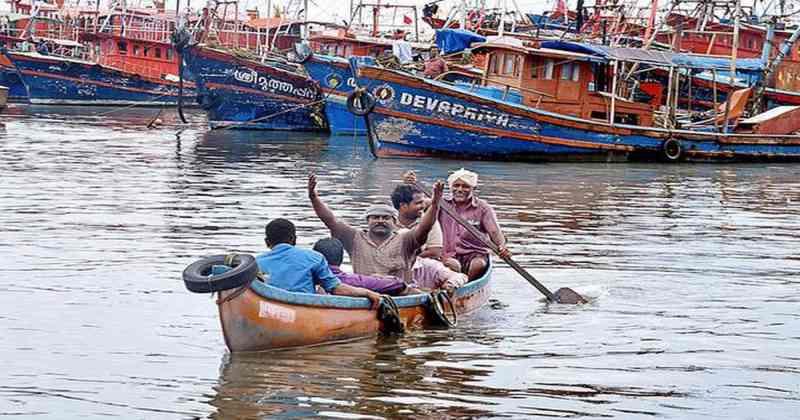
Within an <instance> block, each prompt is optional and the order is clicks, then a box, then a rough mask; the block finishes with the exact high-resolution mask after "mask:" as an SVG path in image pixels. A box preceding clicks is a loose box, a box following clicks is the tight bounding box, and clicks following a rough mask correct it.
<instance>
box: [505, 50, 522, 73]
mask: <svg viewBox="0 0 800 420" xmlns="http://www.w3.org/2000/svg"><path fill="white" fill-rule="evenodd" d="M518 61H519V56H518V55H516V54H505V57H504V60H503V75H506V76H510V75H514V76H518V75H519V72H518V71H517V67H518V66H517V62H518Z"/></svg>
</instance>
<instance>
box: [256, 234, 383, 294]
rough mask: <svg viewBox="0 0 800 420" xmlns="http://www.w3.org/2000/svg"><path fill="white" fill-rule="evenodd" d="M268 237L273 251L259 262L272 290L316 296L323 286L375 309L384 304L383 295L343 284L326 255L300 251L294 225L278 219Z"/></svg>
mask: <svg viewBox="0 0 800 420" xmlns="http://www.w3.org/2000/svg"><path fill="white" fill-rule="evenodd" d="M264 234H265V238H264V241H265V242H266V244H267V246H268V247H269V248H270V251H268V252H265V253H263V254H260V255H258V256H257V257H256V262H258V267H259V268H260V269H261V271H263V272H264V273H267V274H269V284H270V286H275V287H278V288H281V289H284V290H288V291H290V292H297V293H315V292H316V291H315V287H314V286H315V285H319V286H320V287H322V288H323V289H325V291H326V292H328V293H331V294H334V295H343V296H356V297H365V298H367V299H369V300H370V302H371V306H372V308H373V309H375V308H377V307H378V305H379V304H380V301H381V296H380V295H379V294H377V293H375V292H373V291H371V290H367V289H362V288H360V287H354V286H349V285H347V284H344V283H342V282H341V281H339V278H338V277H336V276H335V275H334V274H333V273H332V272H331V270H330V268H329V267H328V262H327V261H326V260H325V257H323V256H322V254H320V253H319V252H316V251H311V250H308V249H301V248H297V247H296V246H295V242H296V233H295V227H294V224H293V223H292V222H290V221H288V220H286V219H275V220H273V221H271V222H269V224H267V227H266V228H265V229H264Z"/></svg>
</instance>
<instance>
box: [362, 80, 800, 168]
mask: <svg viewBox="0 0 800 420" xmlns="http://www.w3.org/2000/svg"><path fill="white" fill-rule="evenodd" d="M357 83H358V85H359V86H369V87H370V88H371V92H372V94H373V96H375V97H376V98H378V99H377V100H376V106H375V108H374V109H373V111H372V112H371V113H369V114H368V115H367V116H366V118H365V121H366V123H367V127H368V135H369V141H370V148H371V150H372V152H373V154H374V155H375V156H377V157H431V156H437V157H445V158H455V159H463V158H468V159H493V160H520V161H614V162H616V161H659V160H661V161H672V162H674V161H684V160H685V161H725V162H730V161H800V137H798V136H768V135H747V134H735V133H730V134H722V133H717V132H706V131H687V130H668V129H662V128H654V127H642V126H634V125H626V124H609V123H607V122H605V121H596V120H585V119H580V118H576V117H571V116H566V115H562V114H556V113H552V112H547V111H543V110H538V109H534V108H530V107H526V106H524V105H517V104H510V103H506V102H503V101H500V100H497V99H493V98H490V97H486V96H480V95H477V94H474V93H471V92H467V91H464V90H459V89H457V88H455V87H452V86H449V85H446V84H444V83H440V82H434V81H429V80H425V79H421V78H418V77H415V76H412V75H408V74H404V73H400V72H395V71H391V70H386V69H379V68H374V67H368V66H361V67H359V75H358V79H357ZM676 141H677V142H678V143H679V145H680V149H681V150H680V153H679V154H678V156H677V157H675V156H674V155H672V157H670V156H668V153H666V152H665V150H666V149H665V146H666V145H668V144H670V143H674V142H676Z"/></svg>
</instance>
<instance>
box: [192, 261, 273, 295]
mask: <svg viewBox="0 0 800 420" xmlns="http://www.w3.org/2000/svg"><path fill="white" fill-rule="evenodd" d="M226 257H228V256H226V255H213V256H210V257H207V258H203V259H202V260H199V261H195V262H193V263H191V264H189V266H188V267H186V269H185V270H183V283H184V284H185V285H186V288H187V289H189V291H191V292H195V293H213V292H219V291H222V290H228V289H235V288H237V287H239V286H243V285H245V284H248V283H250V282H251V281H253V280H254V279H255V278H256V276H257V275H258V264H257V263H256V258H255V257H254V256H252V255H249V254H236V255H234V256H233V258H230V260H232V264H230V265H232V269H230V270H228V271H226V272H224V273H222V274H211V270H212V268H213V267H214V266H215V265H229V264H226V262H227V261H228V260H226Z"/></svg>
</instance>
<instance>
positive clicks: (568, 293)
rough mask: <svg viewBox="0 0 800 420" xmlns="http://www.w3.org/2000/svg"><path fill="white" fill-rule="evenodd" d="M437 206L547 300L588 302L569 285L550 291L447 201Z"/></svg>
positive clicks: (429, 195)
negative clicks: (505, 255) (485, 237)
mask: <svg viewBox="0 0 800 420" xmlns="http://www.w3.org/2000/svg"><path fill="white" fill-rule="evenodd" d="M414 185H416V187H417V188H418V189H419V190H420V191H422V193H423V194H425V195H426V196H428V197H431V194H430V193H429V192H428V190H427V189H426V188H424V187H423V186H422V185H420V184H419V183H414ZM439 208H440V209H442V211H444V212H445V213H447V215H448V216H450V217H452V218H453V220H455V221H456V222H458V224H460V225H461V226H463V227H464V229H466V230H467V232H469V233H470V234H472V236H474V237H475V238H476V239H477V240H479V241H480V242H481V243H482V244H483V245H484V246H486V247H487V248H489V249H491V250H492V252H494V253H495V254H496V255H497V256H498V257H500V259H502V260H503V261H505V262H506V264H508V265H510V266H511V268H513V269H514V270H515V271H516V272H517V273H519V275H521V276H522V277H523V278H524V279H525V280H527V281H528V283H530V284H531V285H533V287H535V288H536V289H537V290H539V291H540V292H541V293H542V294H543V295H544V296H545V297H546V298H547V300H548V301H550V302H553V303H565V304H571V305H574V304H578V303H588V302H589V301H588V300H587V299H586V298H584V297H583V296H581V295H579V294H578V292H576V291H574V290H572V289H570V288H569V287H562V288H560V289H558V290H556V292H555V293H553V292H551V291H550V289H548V288H547V287H545V285H543V284H542V283H540V282H539V280H536V278H534V277H533V276H532V275H531V274H530V273H528V272H527V271H526V270H525V269H524V268H522V266H520V265H519V264H517V262H516V261H514V260H513V259H511V257H503V256H502V255H500V248H499V247H498V246H497V245H496V244H495V243H494V242H492V241H491V239H490V240H488V241H487V240H486V239H484V237H483V234H481V232H479V231H478V229H475V227H474V226H472V225H470V224H469V223H467V221H466V220H464V218H462V217H461V216H460V215H459V214H458V213H456V212H455V210H453V209H452V208H450V206H449V205H447V203H439Z"/></svg>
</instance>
